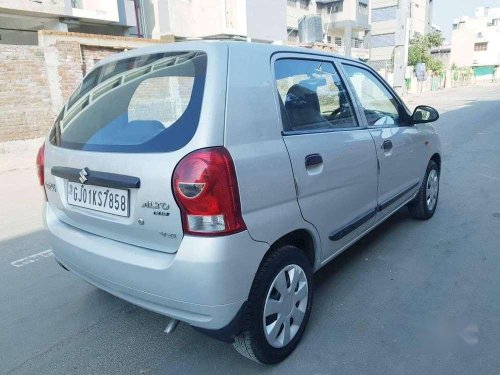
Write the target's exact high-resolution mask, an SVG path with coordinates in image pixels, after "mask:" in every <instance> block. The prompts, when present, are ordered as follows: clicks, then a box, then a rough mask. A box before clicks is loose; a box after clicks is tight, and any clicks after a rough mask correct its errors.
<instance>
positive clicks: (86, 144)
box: [50, 51, 207, 153]
mask: <svg viewBox="0 0 500 375" xmlns="http://www.w3.org/2000/svg"><path fill="white" fill-rule="evenodd" d="M206 68H207V56H206V54H205V53H203V52H196V51H189V52H168V53H156V54H150V55H141V56H136V57H131V58H125V59H122V60H117V61H114V62H110V63H108V64H104V65H101V66H99V67H97V68H96V69H94V70H92V71H91V72H90V73H89V74H88V75H87V76H86V77H85V78H84V79H83V81H82V83H81V85H80V86H79V87H78V88H77V90H76V91H75V93H74V94H73V95H72V96H71V97H70V98H69V100H68V103H67V104H66V105H65V107H64V108H63V110H62V111H61V113H60V114H59V116H58V117H57V119H56V121H55V124H54V127H53V129H52V131H51V134H50V142H51V143H52V144H54V145H57V146H60V147H64V148H69V149H74V150H85V151H100V152H127V153H128V152H168V151H175V150H178V149H180V148H182V147H184V146H185V145H186V144H187V143H188V142H189V141H190V140H191V138H192V137H193V135H194V134H195V132H196V128H197V127H198V122H199V120H200V112H201V104H202V99H203V91H204V86H205V76H206Z"/></svg>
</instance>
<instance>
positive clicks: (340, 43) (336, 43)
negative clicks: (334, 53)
mask: <svg viewBox="0 0 500 375" xmlns="http://www.w3.org/2000/svg"><path fill="white" fill-rule="evenodd" d="M335 45H336V46H337V47H342V38H341V37H340V36H336V37H335Z"/></svg>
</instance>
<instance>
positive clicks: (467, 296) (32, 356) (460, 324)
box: [0, 86, 500, 375]
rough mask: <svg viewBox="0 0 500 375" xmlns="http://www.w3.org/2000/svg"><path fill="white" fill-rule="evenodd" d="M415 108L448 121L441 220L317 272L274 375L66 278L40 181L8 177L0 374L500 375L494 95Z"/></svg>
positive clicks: (373, 240) (499, 117)
mask: <svg viewBox="0 0 500 375" xmlns="http://www.w3.org/2000/svg"><path fill="white" fill-rule="evenodd" d="M420 101H422V102H424V104H431V105H434V106H436V107H437V108H438V109H439V110H440V111H441V112H442V117H441V120H440V121H439V123H438V124H437V129H438V130H439V133H440V135H441V137H442V142H443V151H444V155H443V156H444V157H443V166H444V169H443V173H442V186H441V195H440V202H439V206H438V210H437V212H436V215H435V216H434V218H433V219H432V220H430V221H427V222H419V221H414V220H412V219H411V218H410V217H409V215H408V213H407V211H406V210H405V209H402V210H401V211H400V212H398V213H397V214H396V215H395V216H394V217H393V218H391V219H390V220H388V221H387V222H386V223H384V224H383V225H382V226H380V227H379V228H377V229H376V230H375V231H373V232H372V233H371V234H370V235H369V236H368V237H367V238H365V239H364V240H362V241H361V242H360V243H359V244H357V245H355V246H354V247H352V248H351V249H350V250H349V251H347V252H346V253H344V254H343V255H341V256H340V257H339V258H337V259H336V260H335V261H334V262H333V263H331V264H330V265H328V266H327V267H326V268H324V269H323V270H321V271H320V272H319V273H318V274H317V275H316V276H315V302H314V306H313V311H312V316H311V320H310V323H309V327H308V330H307V332H306V334H305V336H304V339H303V341H302V343H301V345H300V346H299V348H298V349H297V350H296V351H295V353H294V354H293V355H292V356H291V357H290V358H289V359H288V360H287V361H285V362H284V363H282V364H280V365H277V366H272V367H264V366H259V365H257V364H254V363H253V362H250V361H248V360H246V359H244V358H243V357H240V356H239V355H238V354H237V353H236V352H234V351H233V349H232V347H231V346H230V345H227V344H223V343H220V342H217V341H214V340H211V339H209V338H207V337H205V336H203V335H201V334H198V333H196V332H195V331H194V330H192V329H191V328H190V327H188V326H186V325H180V326H179V328H178V329H177V331H175V332H174V334H172V335H170V336H167V335H165V334H163V333H162V330H163V328H164V327H165V325H166V323H167V322H168V319H167V318H165V317H162V316H160V315H157V314H154V313H151V312H148V311H146V310H143V309H140V308H137V307H134V306H133V305H130V304H128V303H126V302H123V301H120V300H119V299H117V298H114V297H112V296H110V295H108V294H106V293H104V292H101V291H99V290H97V289H96V288H94V287H92V286H90V285H88V284H86V283H84V282H82V281H80V280H79V279H77V278H76V277H74V276H72V275H71V274H70V273H68V272H64V271H63V270H62V269H60V268H59V267H58V266H57V265H56V263H55V262H54V260H53V258H52V257H50V253H47V252H45V253H44V252H43V251H45V250H47V249H49V245H48V243H47V237H46V235H45V234H44V232H43V231H42V230H41V226H40V225H41V224H40V217H39V213H38V210H39V209H40V199H41V195H40V191H39V190H38V189H37V188H36V187H35V178H34V171H33V170H31V169H21V170H14V171H7V172H5V171H4V172H2V173H0V176H1V181H2V184H1V185H0V202H1V204H0V207H1V209H2V217H1V218H0V228H1V229H0V285H1V288H0V373H3V372H6V373H14V374H33V373H35V374H68V373H75V374H125V373H136V374H137V373H139V374H149V373H158V374H168V373H177V374H184V373H231V374H232V373H240V374H246V373H257V372H259V373H260V372H262V373H270V374H281V373H299V371H303V372H302V373H307V374H329V373H338V374H346V373H352V374H384V375H385V374H498V373H500V289H499V286H500V272H499V271H500V241H499V239H498V238H499V233H500V198H499V196H500V86H487V87H472V88H462V89H453V90H448V91H446V92H440V93H434V94H429V95H427V96H423V97H422V98H421V100H420ZM413 104H416V101H414V102H413ZM40 252H42V253H41V254H39V255H37V256H33V257H31V258H28V259H25V260H22V261H19V262H17V263H16V262H14V261H16V260H19V259H21V258H25V257H28V256H31V255H33V254H37V253H40ZM11 262H14V264H15V265H17V266H18V267H15V266H13V265H12V264H11Z"/></svg>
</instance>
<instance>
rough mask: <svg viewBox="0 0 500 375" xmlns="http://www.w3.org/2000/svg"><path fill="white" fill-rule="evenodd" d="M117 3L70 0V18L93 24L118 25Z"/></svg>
mask: <svg viewBox="0 0 500 375" xmlns="http://www.w3.org/2000/svg"><path fill="white" fill-rule="evenodd" d="M118 1H119V0H112V1H100V0H71V16H73V17H76V18H80V19H88V20H91V21H93V22H96V21H97V22H102V23H118V22H119V21H120V15H119V11H118ZM120 1H123V0H120Z"/></svg>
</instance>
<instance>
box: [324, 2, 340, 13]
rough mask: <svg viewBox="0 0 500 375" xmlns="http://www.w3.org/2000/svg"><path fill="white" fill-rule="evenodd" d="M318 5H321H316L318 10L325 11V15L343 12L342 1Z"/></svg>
mask: <svg viewBox="0 0 500 375" xmlns="http://www.w3.org/2000/svg"><path fill="white" fill-rule="evenodd" d="M320 4H321V3H318V8H319V9H326V12H327V13H340V12H342V11H343V10H344V0H342V1H332V2H331V3H328V4H323V5H320Z"/></svg>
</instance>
